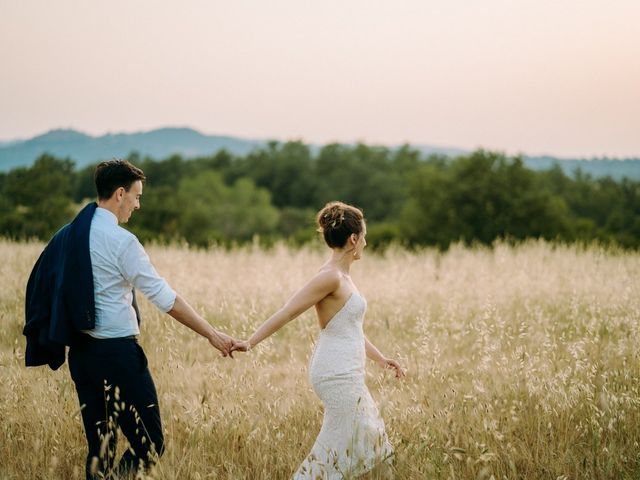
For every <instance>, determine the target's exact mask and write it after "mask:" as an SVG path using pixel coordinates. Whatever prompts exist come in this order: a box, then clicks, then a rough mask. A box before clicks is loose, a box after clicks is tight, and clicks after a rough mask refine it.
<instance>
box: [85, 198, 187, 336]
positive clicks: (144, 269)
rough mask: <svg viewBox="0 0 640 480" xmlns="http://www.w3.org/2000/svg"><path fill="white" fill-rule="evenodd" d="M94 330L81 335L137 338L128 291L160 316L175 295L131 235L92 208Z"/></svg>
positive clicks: (112, 218)
mask: <svg viewBox="0 0 640 480" xmlns="http://www.w3.org/2000/svg"><path fill="white" fill-rule="evenodd" d="M89 251H90V254H91V268H92V270H93V292H94V298H95V307H96V311H95V319H96V326H95V328H94V329H93V330H85V333H87V334H89V335H91V336H92V337H95V338H117V337H127V336H129V335H138V334H139V333H140V329H139V328H138V321H137V319H136V312H135V310H134V309H133V307H132V306H131V301H132V298H133V294H132V288H134V287H135V288H136V289H137V290H138V291H139V292H142V293H143V295H144V296H145V297H147V299H148V300H149V301H151V303H153V304H154V305H155V306H156V307H158V308H159V309H160V310H162V311H163V312H168V311H169V310H171V309H172V308H173V304H174V303H175V300H176V292H175V291H173V290H172V289H171V287H170V286H169V284H168V283H167V282H166V281H165V280H164V278H162V277H160V276H159V275H158V272H156V270H155V268H153V265H151V261H150V260H149V256H148V255H147V253H146V252H145V251H144V248H143V247H142V245H141V244H140V242H139V241H138V239H137V238H136V236H135V235H134V234H132V233H131V232H129V231H128V230H125V229H124V228H122V227H120V226H118V219H117V218H116V216H115V215H114V214H113V213H111V212H110V211H109V210H107V209H105V208H100V207H98V208H96V212H95V214H94V215H93V219H92V220H91V230H90V232H89Z"/></svg>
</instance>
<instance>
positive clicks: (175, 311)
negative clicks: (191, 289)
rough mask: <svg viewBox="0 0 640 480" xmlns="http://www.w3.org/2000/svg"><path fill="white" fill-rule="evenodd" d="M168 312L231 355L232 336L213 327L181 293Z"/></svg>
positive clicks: (225, 354) (221, 350)
mask: <svg viewBox="0 0 640 480" xmlns="http://www.w3.org/2000/svg"><path fill="white" fill-rule="evenodd" d="M167 313H168V314H169V315H171V316H172V317H173V318H175V319H176V320H177V321H179V322H180V323H181V324H183V325H184V326H186V327H189V328H190V329H191V330H193V331H194V332H196V333H199V334H200V335H202V336H203V337H205V338H206V339H207V340H209V343H211V345H213V346H214V347H215V348H217V349H218V350H220V352H222V355H224V356H225V357H226V356H227V355H229V352H230V350H231V347H232V346H233V340H232V339H231V337H229V336H228V335H225V334H224V333H222V332H218V331H217V330H216V329H215V328H213V327H212V326H211V324H210V323H209V322H207V321H206V320H205V319H204V318H202V317H201V316H200V315H198V313H197V312H196V311H195V310H194V309H193V307H191V305H189V304H188V303H187V302H186V300H184V299H183V298H182V297H181V296H180V295H179V294H176V301H175V302H174V304H173V308H172V309H171V310H169V311H168V312H167Z"/></svg>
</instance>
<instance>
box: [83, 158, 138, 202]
mask: <svg viewBox="0 0 640 480" xmlns="http://www.w3.org/2000/svg"><path fill="white" fill-rule="evenodd" d="M145 178H146V177H145V176H144V173H143V172H142V170H140V169H139V168H138V167H136V166H135V165H132V164H131V163H129V162H128V161H127V160H119V159H114V160H108V161H106V162H101V163H100V164H98V166H97V167H96V173H95V175H94V180H95V182H96V190H97V191H98V199H100V200H108V199H109V198H111V195H113V192H115V191H116V190H117V189H118V188H120V187H124V189H125V190H126V191H127V192H128V191H129V189H130V188H131V185H132V184H133V183H134V182H136V181H137V180H140V181H142V182H144V181H145Z"/></svg>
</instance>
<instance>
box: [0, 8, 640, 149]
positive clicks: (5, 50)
mask: <svg viewBox="0 0 640 480" xmlns="http://www.w3.org/2000/svg"><path fill="white" fill-rule="evenodd" d="M0 65H1V74H0V87H1V88H0V111H1V115H0V140H11V139H16V138H28V137H31V136H34V135H36V134H40V133H43V132H45V131H47V130H50V129H52V128H75V129H78V130H81V131H83V132H87V133H90V134H93V135H101V134H104V133H107V132H133V131H141V130H149V129H152V128H157V127H163V126H189V127H192V128H196V129H198V130H200V131H202V132H204V133H207V134H225V135H234V136H240V137H248V138H261V139H264V138H275V139H279V140H286V139H303V140H304V141H307V142H314V143H325V142H329V141H342V142H351V141H364V142H367V143H372V144H389V145H391V144H398V143H404V142H408V143H412V144H427V145H434V146H448V147H459V148H465V149H472V148H476V147H484V148H489V149H495V150H501V151H504V152H507V153H511V154H513V153H527V154H531V155H535V154H545V153H547V154H553V155H558V156H603V155H607V156H614V157H629V156H640V1H638V0H613V1H604V0H561V1H558V0H555V1H548V0H535V1H534V0H518V1H513V0H464V1H462V0H448V1H444V0H443V1H440V0H438V1H430V0H404V1H403V0H398V1H389V0H386V1H378V0H366V1H365V0H362V1H361V0H342V1H333V0H323V1H313V2H312V1H304V0H270V1H243V0H238V1H231V0H228V1H225V2H219V1H205V0H202V1H197V0H182V1H168V0H153V1H146V0H126V1H123V0H110V1H91V0H84V1H83V0H76V1H72V0H55V1H48V0H41V1H35V0H0Z"/></svg>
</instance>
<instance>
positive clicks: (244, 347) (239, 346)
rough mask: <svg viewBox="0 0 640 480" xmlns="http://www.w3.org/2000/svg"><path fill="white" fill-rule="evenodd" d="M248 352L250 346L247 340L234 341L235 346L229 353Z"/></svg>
mask: <svg viewBox="0 0 640 480" xmlns="http://www.w3.org/2000/svg"><path fill="white" fill-rule="evenodd" d="M249 350H251V344H250V343H249V340H244V341H240V340H236V342H235V344H234V345H233V347H232V348H231V353H233V352H248V351H249Z"/></svg>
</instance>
